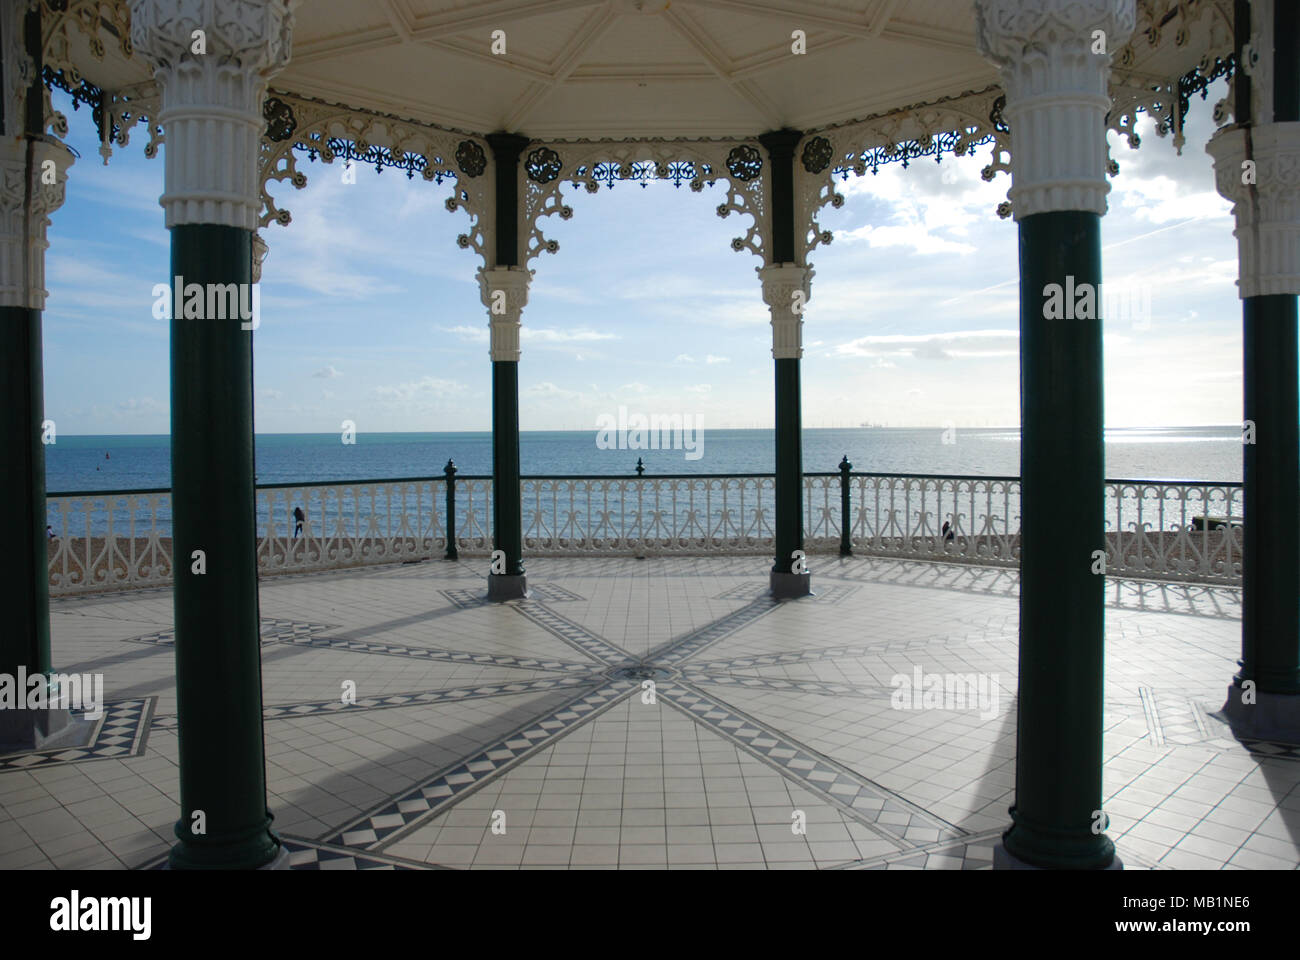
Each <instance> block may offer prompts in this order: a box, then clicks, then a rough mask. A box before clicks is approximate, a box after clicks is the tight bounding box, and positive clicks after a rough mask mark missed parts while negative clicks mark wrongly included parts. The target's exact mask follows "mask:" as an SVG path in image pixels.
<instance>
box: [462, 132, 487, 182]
mask: <svg viewBox="0 0 1300 960" xmlns="http://www.w3.org/2000/svg"><path fill="white" fill-rule="evenodd" d="M456 166H457V167H458V168H459V169H460V172H461V173H463V174H465V176H467V177H481V176H483V171H484V170H486V169H487V154H485V153H484V152H483V148H482V147H480V146H479V145H478V144H477V143H475V142H474V141H473V140H462V141H461V142H460V143H459V144H457V145H456Z"/></svg>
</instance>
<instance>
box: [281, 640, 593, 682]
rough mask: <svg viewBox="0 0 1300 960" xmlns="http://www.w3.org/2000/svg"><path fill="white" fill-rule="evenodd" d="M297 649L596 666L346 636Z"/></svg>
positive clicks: (557, 667)
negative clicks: (380, 641) (356, 638)
mask: <svg viewBox="0 0 1300 960" xmlns="http://www.w3.org/2000/svg"><path fill="white" fill-rule="evenodd" d="M292 642H293V643H294V644H295V645H296V646H305V647H314V648H316V649H318V650H339V651H342V652H344V653H368V654H377V655H379V656H383V657H409V658H411V659H412V660H434V661H438V662H446V663H473V664H481V665H482V666H485V667H520V668H522V669H525V670H552V671H558V672H560V673H581V674H587V673H590V672H591V671H592V669H593V668H594V667H595V666H596V665H595V664H592V663H577V662H575V661H572V660H554V659H550V658H547V657H512V656H507V655H505V654H499V653H476V652H474V651H470V650H440V649H436V648H433V647H407V646H403V645H402V644H400V643H375V642H372V641H369V640H349V639H348V638H346V637H304V638H302V639H301V640H294V641H292Z"/></svg>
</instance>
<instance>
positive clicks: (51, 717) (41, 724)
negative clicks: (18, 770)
mask: <svg viewBox="0 0 1300 960" xmlns="http://www.w3.org/2000/svg"><path fill="white" fill-rule="evenodd" d="M94 726H95V721H94V720H85V719H78V718H77V717H75V716H74V715H73V714H72V712H71V711H70V710H57V709H56V710H27V709H22V710H0V754H4V753H27V752H29V751H33V750H56V749H58V748H59V747H71V746H76V745H79V744H82V743H85V742H86V740H87V739H88V738H89V735H90V731H91V730H92V729H93V728H94Z"/></svg>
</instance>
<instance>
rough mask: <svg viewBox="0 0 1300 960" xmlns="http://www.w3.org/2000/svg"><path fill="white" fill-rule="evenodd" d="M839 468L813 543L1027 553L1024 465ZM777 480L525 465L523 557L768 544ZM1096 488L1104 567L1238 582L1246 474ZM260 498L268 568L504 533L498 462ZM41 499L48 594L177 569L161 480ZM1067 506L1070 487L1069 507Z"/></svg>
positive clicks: (261, 546)
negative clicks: (980, 469)
mask: <svg viewBox="0 0 1300 960" xmlns="http://www.w3.org/2000/svg"><path fill="white" fill-rule="evenodd" d="M839 466H840V469H839V470H836V471H832V472H825V473H806V474H804V499H803V507H804V548H805V550H806V551H807V552H808V553H809V554H810V555H817V554H822V555H827V554H831V555H834V554H839V555H840V556H850V555H852V556H857V557H870V556H878V557H903V558H910V559H917V560H938V561H943V562H951V563H968V564H978V565H988V566H1000V567H1015V566H1018V565H1019V563H1020V535H1019V529H1020V479H1019V478H1018V477H1011V476H953V475H943V474H919V473H918V474H907V473H877V472H871V471H855V470H853V469H852V464H849V463H848V460H847V458H845V459H844V460H843V461H841V463H840V465H839ZM774 488H775V481H774V478H773V476H772V475H771V474H764V473H732V474H704V473H699V474H645V473H644V472H640V473H637V474H635V475H627V476H612V475H605V476H597V475H590V474H586V475H582V474H546V475H533V476H526V477H524V478H522V480H521V484H520V495H521V502H522V505H523V521H524V551H525V555H527V556H614V555H621V556H638V557H645V556H667V555H687V556H689V555H713V554H751V555H763V554H768V553H770V552H771V550H772V549H773V526H774V521H775V515H774V494H775V489H774ZM1102 495H1103V497H1104V499H1105V516H1106V544H1105V549H1106V572H1107V573H1108V574H1109V575H1112V576H1119V577H1141V578H1147V579H1159V580H1178V581H1191V582H1199V583H1219V584H1226V585H1238V584H1240V582H1241V556H1242V532H1243V530H1242V518H1243V494H1242V485H1241V484H1240V483H1237V482H1218V483H1211V482H1206V481H1188V480H1177V481H1174V480H1130V479H1113V480H1107V481H1106V482H1105V486H1104V490H1103V491H1102ZM256 497H257V562H258V568H259V570H260V571H261V572H262V573H263V574H264V575H274V574H280V573H303V572H309V571H317V570H332V569H342V568H347V567H355V566H364V565H369V564H378V563H395V562H416V561H422V560H429V559H434V558H441V559H446V560H455V559H457V558H459V557H460V556H461V555H462V554H463V555H464V556H466V557H486V556H487V555H488V554H489V553H490V552H491V549H492V533H491V527H492V478H491V477H490V476H485V475H477V474H461V473H459V471H458V470H457V469H456V468H455V465H454V464H453V463H450V462H449V463H448V465H447V467H445V468H444V470H443V473H442V475H441V476H425V477H404V478H399V479H373V480H347V481H331V482H324V483H306V484H304V483H267V484H259V485H258V486H257V488H256ZM47 503H48V522H49V524H50V526H51V531H52V533H53V535H54V536H53V538H52V539H51V542H50V592H51V595H53V596H66V595H71V594H80V593H87V592H95V591H102V590H117V589H123V588H126V587H137V586H139V587H145V586H165V585H167V584H169V583H171V578H172V561H173V554H172V543H171V491H170V490H168V489H167V488H153V489H146V490H110V491H80V492H73V493H51V494H49V495H48V497H47ZM299 507H300V508H302V510H303V511H304V514H305V519H304V520H303V522H302V523H301V525H299V524H298V523H297V522H296V521H295V514H294V510H295V508H299ZM846 512H847V514H848V518H847V523H845V522H844V517H845V513H846ZM1071 512H1072V505H1071V504H1069V503H1064V502H1063V503H1062V504H1061V510H1060V513H1061V517H1062V522H1063V523H1065V522H1069V517H1070V515H1071ZM299 527H301V528H299Z"/></svg>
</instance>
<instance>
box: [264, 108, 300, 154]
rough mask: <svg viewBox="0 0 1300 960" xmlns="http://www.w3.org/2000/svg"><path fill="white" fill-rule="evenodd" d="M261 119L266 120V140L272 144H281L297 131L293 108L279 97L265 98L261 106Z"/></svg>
mask: <svg viewBox="0 0 1300 960" xmlns="http://www.w3.org/2000/svg"><path fill="white" fill-rule="evenodd" d="M262 118H263V119H264V120H266V138H267V139H268V140H270V141H271V142H272V143H283V142H284V141H285V140H288V139H289V138H290V137H291V136H293V132H294V130H296V129H298V121H297V119H296V118H295V117H294V115H293V107H291V106H289V105H288V104H287V103H285V102H284V101H283V100H281V99H280V98H279V97H267V98H266V103H265V104H263V105H262Z"/></svg>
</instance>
